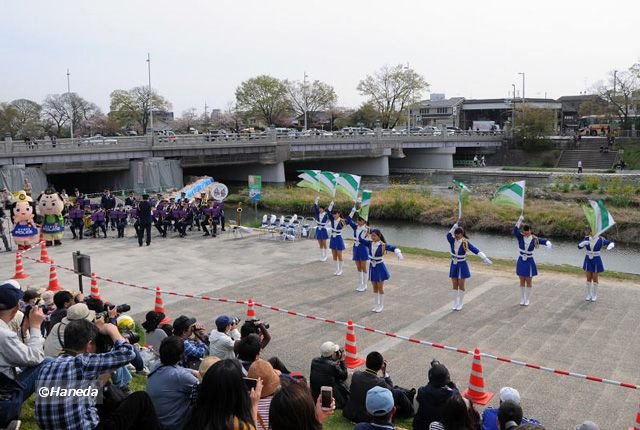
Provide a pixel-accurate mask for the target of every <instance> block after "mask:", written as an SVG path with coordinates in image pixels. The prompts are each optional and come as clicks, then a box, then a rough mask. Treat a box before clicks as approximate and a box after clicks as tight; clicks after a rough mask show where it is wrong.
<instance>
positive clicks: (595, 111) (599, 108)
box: [578, 94, 607, 116]
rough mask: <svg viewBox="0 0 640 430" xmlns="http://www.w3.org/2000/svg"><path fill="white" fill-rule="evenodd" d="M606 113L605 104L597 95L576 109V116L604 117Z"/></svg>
mask: <svg viewBox="0 0 640 430" xmlns="http://www.w3.org/2000/svg"><path fill="white" fill-rule="evenodd" d="M606 113H607V102H606V100H603V99H602V97H600V96H599V95H596V94H594V95H593V96H591V97H589V98H588V99H586V100H585V101H583V102H582V103H580V106H579V107H578V115H580V116H589V115H605V114H606Z"/></svg>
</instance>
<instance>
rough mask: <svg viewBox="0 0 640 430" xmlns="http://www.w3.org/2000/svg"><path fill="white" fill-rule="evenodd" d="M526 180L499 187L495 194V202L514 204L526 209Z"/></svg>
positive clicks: (521, 210)
mask: <svg viewBox="0 0 640 430" xmlns="http://www.w3.org/2000/svg"><path fill="white" fill-rule="evenodd" d="M524 190H525V181H519V182H512V183H510V184H508V185H503V186H502V187H500V188H498V191H496V193H495V194H494V196H493V203H496V204H503V205H507V206H512V207H516V208H518V209H520V212H523V211H524Z"/></svg>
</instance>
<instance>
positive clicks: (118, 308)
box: [104, 303, 131, 314]
mask: <svg viewBox="0 0 640 430" xmlns="http://www.w3.org/2000/svg"><path fill="white" fill-rule="evenodd" d="M104 305H105V306H106V307H107V308H109V309H113V308H114V307H115V308H116V312H118V313H119V314H123V313H125V312H129V311H130V310H131V306H129V305H127V304H122V305H117V306H116V305H113V304H111V303H105V304H104Z"/></svg>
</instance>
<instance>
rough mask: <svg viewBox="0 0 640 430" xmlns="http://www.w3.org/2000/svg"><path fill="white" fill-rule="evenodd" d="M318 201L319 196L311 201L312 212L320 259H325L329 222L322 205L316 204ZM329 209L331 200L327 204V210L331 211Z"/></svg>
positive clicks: (331, 206)
mask: <svg viewBox="0 0 640 430" xmlns="http://www.w3.org/2000/svg"><path fill="white" fill-rule="evenodd" d="M319 201H320V196H316V200H315V202H314V203H313V213H314V217H315V219H316V240H317V241H318V246H319V247H320V261H327V239H328V238H329V234H328V232H327V223H328V222H329V213H327V212H326V211H325V210H324V209H325V208H324V206H318V202H319ZM331 209H333V202H331V203H330V204H329V207H328V210H329V212H331Z"/></svg>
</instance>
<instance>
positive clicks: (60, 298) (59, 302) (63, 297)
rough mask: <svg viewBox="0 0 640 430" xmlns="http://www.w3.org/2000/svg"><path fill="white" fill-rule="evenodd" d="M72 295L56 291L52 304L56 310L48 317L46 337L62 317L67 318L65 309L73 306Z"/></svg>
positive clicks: (65, 291) (63, 291) (67, 292)
mask: <svg viewBox="0 0 640 430" xmlns="http://www.w3.org/2000/svg"><path fill="white" fill-rule="evenodd" d="M74 303H75V302H74V300H73V294H71V292H69V291H67V290H62V291H58V292H57V293H55V295H54V296H53V304H55V305H56V310H55V311H53V312H51V315H50V316H49V324H48V327H46V333H45V334H46V335H47V336H48V335H49V333H51V329H52V328H53V326H55V325H56V324H58V323H59V322H60V321H62V319H63V318H64V317H66V316H67V309H69V308H70V307H71V306H72V305H73V304H74Z"/></svg>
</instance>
